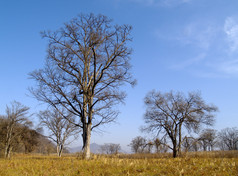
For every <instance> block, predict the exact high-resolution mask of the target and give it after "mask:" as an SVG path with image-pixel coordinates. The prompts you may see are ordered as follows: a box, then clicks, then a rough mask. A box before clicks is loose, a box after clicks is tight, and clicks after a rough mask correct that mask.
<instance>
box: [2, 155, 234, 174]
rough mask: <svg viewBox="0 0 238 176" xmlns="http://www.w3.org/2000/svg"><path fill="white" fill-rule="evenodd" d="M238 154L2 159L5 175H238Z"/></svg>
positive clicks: (18, 156)
mask: <svg viewBox="0 0 238 176" xmlns="http://www.w3.org/2000/svg"><path fill="white" fill-rule="evenodd" d="M237 156H238V153H237V152H226V153H224V152H208V153H204V152H202V153H189V154H186V155H183V156H182V157H179V158H175V159H174V158H171V157H170V156H169V155H155V154H150V155H117V156H105V155H104V156H102V155H93V157H92V159H91V160H88V161H85V160H82V159H81V158H80V157H79V156H76V155H65V156H63V157H61V158H58V157H57V156H43V155H37V154H35V155H23V154H15V155H14V156H13V157H12V159H11V160H5V159H3V158H1V159H0V175H1V176H21V175H22V176H74V175H81V176H87V175H89V176H91V175H92V176H93V175H95V176H111V175H141V176H142V175H144V176H150V175H152V176H157V175H158V176H163V175H164V176H165V175H166V176H167V175H170V176H172V175H173V176H193V175H194V176H200V175H201V176H202V175H203V176H204V175H207V176H232V175H234V176H235V175H238V157H237Z"/></svg>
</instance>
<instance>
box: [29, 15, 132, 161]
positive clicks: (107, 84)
mask: <svg viewBox="0 0 238 176" xmlns="http://www.w3.org/2000/svg"><path fill="white" fill-rule="evenodd" d="M111 22H112V21H111V20H110V19H108V18H107V17H106V16H103V15H98V16H95V15H93V14H90V15H79V16H78V18H75V19H73V20H72V21H70V22H69V23H67V24H65V26H64V27H63V28H61V29H60V30H58V31H56V32H53V33H52V32H43V33H42V36H43V37H44V38H47V39H49V46H48V53H47V56H48V57H47V62H46V66H45V68H44V69H40V70H36V71H34V72H32V73H30V77H31V78H32V79H34V80H35V81H36V82H37V86H36V88H35V89H34V88H30V91H31V93H32V94H33V96H34V97H35V98H37V100H39V101H42V102H45V103H48V104H50V105H51V106H53V107H55V108H56V109H57V108H58V107H59V106H61V107H64V108H65V109H67V110H68V111H69V112H71V113H73V114H74V115H76V116H77V117H78V122H77V123H75V124H76V125H77V126H78V127H80V128H82V138H83V151H84V157H85V158H86V159H88V158H90V147H89V146H90V138H91V131H92V130H93V129H94V128H96V127H98V126H100V125H103V124H106V123H109V122H112V121H114V120H115V118H116V117H117V115H118V111H116V110H114V109H113V107H114V105H117V104H118V103H120V102H123V100H124V98H125V93H124V92H122V91H119V89H118V88H119V87H120V86H122V85H124V83H129V84H131V85H133V84H134V83H135V80H133V79H132V76H131V74H130V72H129V71H130V64H129V61H130V55H131V49H130V48H129V47H127V43H128V42H130V41H131V37H130V32H131V26H128V25H121V26H119V25H115V26H112V25H111Z"/></svg>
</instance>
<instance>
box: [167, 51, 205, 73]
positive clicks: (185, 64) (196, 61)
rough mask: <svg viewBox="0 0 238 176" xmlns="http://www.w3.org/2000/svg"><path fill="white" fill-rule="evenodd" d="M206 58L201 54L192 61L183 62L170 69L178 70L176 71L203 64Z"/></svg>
mask: <svg viewBox="0 0 238 176" xmlns="http://www.w3.org/2000/svg"><path fill="white" fill-rule="evenodd" d="M205 58H206V54H205V53H201V54H199V55H198V56H196V57H194V58H192V59H188V60H185V61H183V62H180V63H177V64H175V65H172V66H171V67H170V68H171V69H176V70H180V69H185V68H187V67H190V66H192V65H195V64H199V63H201V62H202V61H203V60H204V59H205Z"/></svg>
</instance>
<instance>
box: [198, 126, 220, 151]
mask: <svg viewBox="0 0 238 176" xmlns="http://www.w3.org/2000/svg"><path fill="white" fill-rule="evenodd" d="M216 133H217V132H216V130H214V129H204V130H203V131H202V133H201V134H200V136H199V138H198V140H199V142H200V144H201V146H202V148H203V151H207V150H208V151H213V150H214V146H215V144H216V143H217V141H216V138H217V135H216Z"/></svg>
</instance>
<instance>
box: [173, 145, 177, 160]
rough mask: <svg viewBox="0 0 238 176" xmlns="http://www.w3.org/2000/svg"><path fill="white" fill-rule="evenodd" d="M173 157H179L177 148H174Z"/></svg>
mask: <svg viewBox="0 0 238 176" xmlns="http://www.w3.org/2000/svg"><path fill="white" fill-rule="evenodd" d="M173 157H174V158H176V157H177V148H176V146H174V147H173Z"/></svg>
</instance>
